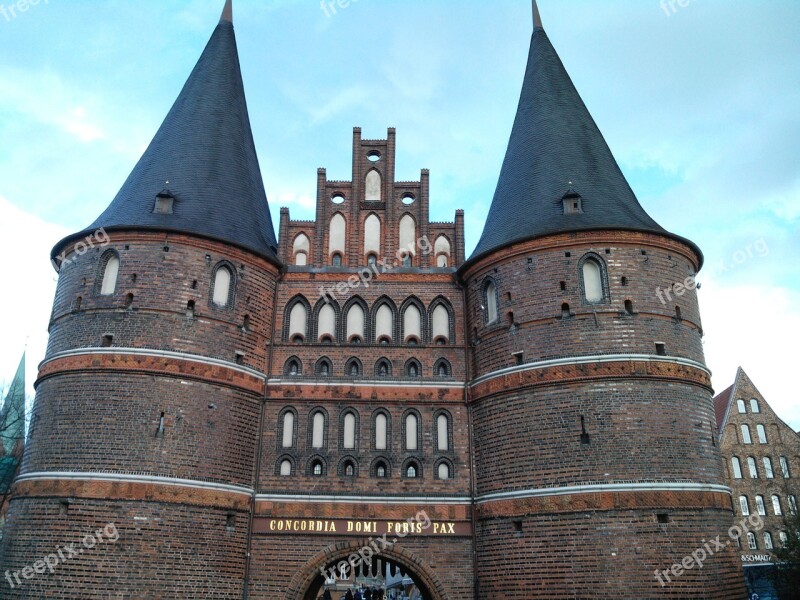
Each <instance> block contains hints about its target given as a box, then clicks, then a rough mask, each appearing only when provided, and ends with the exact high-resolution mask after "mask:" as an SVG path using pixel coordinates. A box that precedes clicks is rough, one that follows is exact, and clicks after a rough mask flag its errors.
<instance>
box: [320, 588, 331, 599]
mask: <svg viewBox="0 0 800 600" xmlns="http://www.w3.org/2000/svg"><path fill="white" fill-rule="evenodd" d="M322 600H333V598H332V597H331V591H330V590H329V589H328V588H325V593H324V594H322Z"/></svg>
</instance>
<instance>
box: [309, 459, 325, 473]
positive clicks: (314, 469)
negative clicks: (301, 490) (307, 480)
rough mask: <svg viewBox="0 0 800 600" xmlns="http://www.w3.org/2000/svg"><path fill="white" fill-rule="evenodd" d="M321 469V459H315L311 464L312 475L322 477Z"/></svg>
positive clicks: (322, 469)
mask: <svg viewBox="0 0 800 600" xmlns="http://www.w3.org/2000/svg"><path fill="white" fill-rule="evenodd" d="M323 471H324V468H323V466H322V461H319V460H315V461H314V462H313V463H312V465H311V474H312V475H313V476H314V477H322V473H323Z"/></svg>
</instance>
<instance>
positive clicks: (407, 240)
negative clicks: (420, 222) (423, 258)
mask: <svg viewBox="0 0 800 600" xmlns="http://www.w3.org/2000/svg"><path fill="white" fill-rule="evenodd" d="M416 247H417V223H416V221H414V217H412V216H411V215H405V216H404V217H403V218H402V219H400V252H401V253H402V254H403V255H404V256H409V257H410V256H414V254H416ZM409 266H410V265H409Z"/></svg>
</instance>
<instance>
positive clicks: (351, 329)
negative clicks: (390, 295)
mask: <svg viewBox="0 0 800 600" xmlns="http://www.w3.org/2000/svg"><path fill="white" fill-rule="evenodd" d="M364 320H365V319H364V309H363V308H361V305H360V304H353V306H351V307H350V309H349V310H348V311H347V341H348V342H354V341H357V342H362V341H364Z"/></svg>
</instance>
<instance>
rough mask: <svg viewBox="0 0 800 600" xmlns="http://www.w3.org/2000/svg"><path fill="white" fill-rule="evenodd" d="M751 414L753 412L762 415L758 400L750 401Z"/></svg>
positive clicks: (752, 399)
mask: <svg viewBox="0 0 800 600" xmlns="http://www.w3.org/2000/svg"><path fill="white" fill-rule="evenodd" d="M750 412H752V413H760V412H761V409H760V407H759V406H758V400H756V399H755V398H751V399H750Z"/></svg>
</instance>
